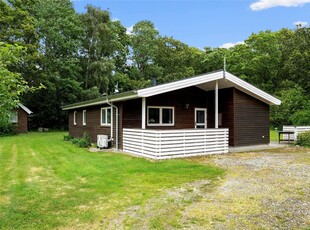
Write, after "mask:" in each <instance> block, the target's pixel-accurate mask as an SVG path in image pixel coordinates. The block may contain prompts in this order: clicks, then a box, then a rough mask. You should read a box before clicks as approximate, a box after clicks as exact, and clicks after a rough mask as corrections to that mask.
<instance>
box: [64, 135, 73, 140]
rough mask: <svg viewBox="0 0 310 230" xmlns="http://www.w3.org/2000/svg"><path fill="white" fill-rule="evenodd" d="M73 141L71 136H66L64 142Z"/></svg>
mask: <svg viewBox="0 0 310 230" xmlns="http://www.w3.org/2000/svg"><path fill="white" fill-rule="evenodd" d="M72 139H73V137H72V136H70V135H64V141H71V140H72Z"/></svg>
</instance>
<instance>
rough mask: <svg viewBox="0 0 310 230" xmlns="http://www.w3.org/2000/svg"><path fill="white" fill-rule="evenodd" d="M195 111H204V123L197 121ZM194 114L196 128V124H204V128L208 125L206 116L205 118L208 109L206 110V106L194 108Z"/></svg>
mask: <svg viewBox="0 0 310 230" xmlns="http://www.w3.org/2000/svg"><path fill="white" fill-rule="evenodd" d="M197 111H204V113H205V123H197ZM194 116H195V129H198V128H197V126H198V125H204V126H205V127H204V128H205V129H206V128H207V127H208V118H207V116H208V111H207V108H195V114H194Z"/></svg>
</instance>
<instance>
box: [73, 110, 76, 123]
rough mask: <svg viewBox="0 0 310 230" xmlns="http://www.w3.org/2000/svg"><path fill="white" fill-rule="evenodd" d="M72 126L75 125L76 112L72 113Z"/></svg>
mask: <svg viewBox="0 0 310 230" xmlns="http://www.w3.org/2000/svg"><path fill="white" fill-rule="evenodd" d="M73 125H76V111H74V112H73Z"/></svg>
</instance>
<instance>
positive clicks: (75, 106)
mask: <svg viewBox="0 0 310 230" xmlns="http://www.w3.org/2000/svg"><path fill="white" fill-rule="evenodd" d="M106 103H107V100H104V101H96V102H93V103H88V104H83V105H72V106H70V107H66V108H63V109H62V110H70V109H79V108H84V107H88V106H92V105H102V104H106Z"/></svg>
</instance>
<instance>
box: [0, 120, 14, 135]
mask: <svg viewBox="0 0 310 230" xmlns="http://www.w3.org/2000/svg"><path fill="white" fill-rule="evenodd" d="M15 134H17V127H16V125H15V124H12V123H2V122H0V135H15Z"/></svg>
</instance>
